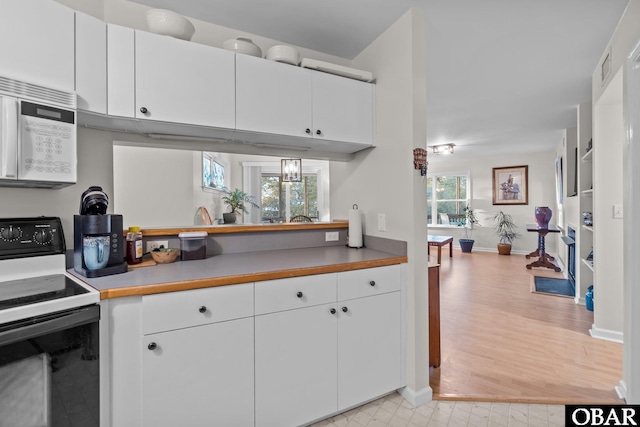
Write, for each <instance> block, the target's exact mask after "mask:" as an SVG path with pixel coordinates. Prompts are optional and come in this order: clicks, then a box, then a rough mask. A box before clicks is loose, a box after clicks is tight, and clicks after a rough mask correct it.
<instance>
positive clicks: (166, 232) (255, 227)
mask: <svg viewBox="0 0 640 427" xmlns="http://www.w3.org/2000/svg"><path fill="white" fill-rule="evenodd" d="M336 228H349V223H348V222H347V223H344V222H310V223H305V222H283V223H280V224H247V225H242V224H240V225H227V226H225V225H211V226H206V225H205V226H188V227H173V228H145V229H142V230H141V231H142V235H143V236H145V237H148V236H174V235H175V236H177V235H178V234H179V233H183V232H188V231H205V232H207V233H208V234H231V233H264V232H272V231H300V230H324V229H336Z"/></svg>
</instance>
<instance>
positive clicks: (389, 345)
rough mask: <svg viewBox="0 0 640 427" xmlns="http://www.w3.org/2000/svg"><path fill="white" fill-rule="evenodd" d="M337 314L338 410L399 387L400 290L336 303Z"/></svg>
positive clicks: (400, 354)
mask: <svg viewBox="0 0 640 427" xmlns="http://www.w3.org/2000/svg"><path fill="white" fill-rule="evenodd" d="M345 308H346V309H347V311H346V312H345V311H344V309H345ZM338 313H339V320H338V410H342V409H345V408H348V407H350V406H353V405H356V404H359V403H361V402H365V401H367V400H369V399H372V398H374V397H377V396H380V395H382V394H384V393H388V392H390V391H393V390H395V389H397V388H400V387H401V386H402V385H403V379H402V348H401V345H402V344H401V343H402V330H401V327H402V325H401V322H402V319H401V301H400V292H391V293H388V294H382V295H376V296H371V297H365V298H359V299H354V300H350V301H344V302H340V303H338Z"/></svg>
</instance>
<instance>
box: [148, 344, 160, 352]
mask: <svg viewBox="0 0 640 427" xmlns="http://www.w3.org/2000/svg"><path fill="white" fill-rule="evenodd" d="M147 348H148V349H149V350H151V351H153V350H155V349H156V348H158V344H156V343H154V342H150V343H149V345H148V346H147Z"/></svg>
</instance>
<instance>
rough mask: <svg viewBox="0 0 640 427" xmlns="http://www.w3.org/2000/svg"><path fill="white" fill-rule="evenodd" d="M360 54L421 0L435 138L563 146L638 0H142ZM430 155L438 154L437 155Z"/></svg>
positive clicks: (467, 149) (481, 145) (470, 150)
mask: <svg viewBox="0 0 640 427" xmlns="http://www.w3.org/2000/svg"><path fill="white" fill-rule="evenodd" d="M137 1H138V2H139V3H143V4H146V5H149V6H152V7H158V8H165V9H170V10H173V11H176V12H178V13H181V14H183V15H186V16H190V17H194V18H197V19H200V20H203V21H207V22H211V23H214V24H217V25H222V26H225V27H229V28H234V29H238V30H242V31H247V32H250V33H254V34H257V35H260V36H263V37H268V38H272V39H275V40H280V41H282V42H284V43H290V44H295V45H298V46H301V47H306V48H309V49H313V50H316V51H320V52H324V53H328V54H332V55H336V56H340V57H344V58H349V59H351V58H353V57H355V56H356V55H357V54H358V53H359V52H361V51H362V50H363V49H364V48H365V47H367V46H368V45H369V44H370V43H371V42H372V41H373V40H374V39H375V38H376V37H377V36H378V35H379V34H381V33H382V32H384V30H385V29H387V28H388V27H389V26H390V25H391V24H392V23H393V22H394V21H395V20H397V18H399V17H400V16H401V15H402V14H403V13H404V12H406V11H407V10H408V9H409V8H410V7H419V8H422V9H424V10H425V15H426V19H427V46H428V47H427V61H428V65H427V145H429V146H431V145H436V144H438V143H445V142H452V143H454V144H455V145H456V154H455V157H456V158H460V157H476V156H482V155H489V154H490V155H496V154H498V153H502V154H511V153H522V152H531V151H542V150H549V149H553V148H555V147H556V146H557V145H558V144H559V142H560V141H561V137H562V131H563V130H564V129H565V128H571V127H575V126H576V106H577V105H578V104H580V103H583V102H589V101H590V100H591V75H592V73H593V71H594V70H595V68H596V65H597V63H598V60H599V59H600V56H601V55H602V53H603V52H604V49H605V48H606V46H607V42H608V41H609V39H610V37H611V35H612V34H613V31H614V30H615V27H616V25H617V23H618V21H619V19H620V17H621V16H622V13H623V12H624V8H625V7H626V5H627V3H628V0H315V1H314V0H215V1H204V0H137ZM429 157H430V161H438V160H437V158H435V156H429Z"/></svg>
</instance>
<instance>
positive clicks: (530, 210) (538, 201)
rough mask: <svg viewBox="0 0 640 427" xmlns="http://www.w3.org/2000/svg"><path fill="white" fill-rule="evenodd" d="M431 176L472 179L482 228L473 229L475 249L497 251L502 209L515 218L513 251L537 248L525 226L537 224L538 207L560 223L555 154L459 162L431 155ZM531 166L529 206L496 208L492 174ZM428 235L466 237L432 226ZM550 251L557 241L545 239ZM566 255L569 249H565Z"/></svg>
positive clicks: (473, 204)
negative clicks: (546, 209)
mask: <svg viewBox="0 0 640 427" xmlns="http://www.w3.org/2000/svg"><path fill="white" fill-rule="evenodd" d="M428 160H429V173H430V174H431V173H433V174H443V173H447V172H467V171H468V172H469V173H470V177H471V194H472V200H471V208H472V209H473V210H474V212H475V213H476V214H477V216H478V220H479V222H480V226H479V227H474V229H473V235H472V237H473V239H474V240H475V243H474V245H473V250H474V251H475V250H486V251H493V252H497V243H498V237H497V236H496V234H495V231H494V230H493V216H494V215H495V214H496V212H498V211H500V210H502V211H504V212H506V213H508V214H510V215H512V216H513V219H514V222H515V223H516V225H517V226H518V229H517V232H518V233H519V234H520V237H518V238H517V239H516V240H514V242H513V248H512V251H514V252H516V253H529V252H532V251H533V250H534V249H536V247H537V246H538V243H537V242H538V235H537V233H530V232H527V230H526V228H525V227H526V224H535V222H536V221H535V207H536V206H549V207H550V208H551V209H552V210H553V211H554V212H553V216H552V218H551V222H550V223H551V224H558V222H557V221H558V218H557V209H554V207H555V206H556V190H555V151H548V152H541V153H540V152H539V153H529V154H526V155H509V156H497V155H496V156H491V157H486V158H482V159H462V160H457V159H456V157H455V154H454V155H453V156H448V157H436V156H435V155H431V154H430V155H429V159H428ZM521 165H527V166H529V204H528V205H495V206H494V205H493V193H492V188H493V171H492V168H495V167H507V166H521ZM429 234H436V235H449V236H454V237H455V240H454V242H456V244H457V239H459V238H461V237H464V230H462V229H461V228H460V227H451V228H436V227H430V228H429ZM546 243H547V248H546V249H547V252H548V253H551V254H556V253H557V252H558V245H557V242H556V239H555V238H553V237H552V236H549V238H547V240H546ZM561 250H562V251H563V252H564V251H565V250H566V249H565V248H564V247H563V248H561Z"/></svg>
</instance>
